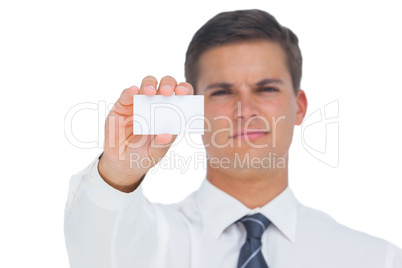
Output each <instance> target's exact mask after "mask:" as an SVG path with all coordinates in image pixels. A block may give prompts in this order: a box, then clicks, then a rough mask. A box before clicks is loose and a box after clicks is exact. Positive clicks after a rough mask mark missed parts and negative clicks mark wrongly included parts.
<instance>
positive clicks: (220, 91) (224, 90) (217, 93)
mask: <svg viewBox="0 0 402 268" xmlns="http://www.w3.org/2000/svg"><path fill="white" fill-rule="evenodd" d="M227 94H230V90H228V89H222V90H217V91H215V92H213V93H211V96H224V95H227Z"/></svg>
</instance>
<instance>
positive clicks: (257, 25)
mask: <svg viewBox="0 0 402 268" xmlns="http://www.w3.org/2000/svg"><path fill="white" fill-rule="evenodd" d="M261 39H262V40H269V41H272V42H277V43H278V44H279V45H280V46H281V47H282V49H283V50H284V52H285V55H286V66H287V67H288V70H289V73H290V76H291V78H292V85H293V90H294V92H295V93H296V94H297V92H298V90H299V88H300V81H301V76H302V55H301V51H300V48H299V40H298V38H297V36H296V35H295V34H294V33H293V32H292V31H291V30H290V29H288V28H286V27H284V26H282V25H280V24H279V22H278V21H277V20H276V19H275V17H273V16H272V15H271V14H269V13H267V12H265V11H262V10H258V9H252V10H237V11H231V12H223V13H219V14H218V15H216V16H215V17H213V18H212V19H210V20H209V21H207V23H205V24H204V25H203V26H202V27H201V28H200V29H199V30H198V31H197V32H196V33H195V35H194V36H193V39H192V40H191V42H190V44H189V46H188V49H187V53H186V63H185V76H186V81H187V82H189V83H190V84H192V85H193V86H194V90H195V92H196V90H197V88H196V86H197V79H198V62H199V59H200V57H201V55H202V53H204V52H205V51H207V50H208V49H211V48H214V47H217V46H222V45H225V44H230V43H235V42H242V41H253V40H261Z"/></svg>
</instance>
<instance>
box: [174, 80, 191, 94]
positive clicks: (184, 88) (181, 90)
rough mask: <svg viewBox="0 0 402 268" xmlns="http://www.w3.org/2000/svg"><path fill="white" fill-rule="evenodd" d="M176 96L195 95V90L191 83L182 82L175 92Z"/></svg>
mask: <svg viewBox="0 0 402 268" xmlns="http://www.w3.org/2000/svg"><path fill="white" fill-rule="evenodd" d="M174 92H175V94H176V95H194V88H193V86H192V85H191V84H190V83H187V82H181V83H180V84H178V85H177V87H176V88H175V90H174Z"/></svg>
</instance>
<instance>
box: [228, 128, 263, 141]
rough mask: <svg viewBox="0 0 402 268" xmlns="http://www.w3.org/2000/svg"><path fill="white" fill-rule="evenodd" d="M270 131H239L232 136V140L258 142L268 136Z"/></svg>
mask: <svg viewBox="0 0 402 268" xmlns="http://www.w3.org/2000/svg"><path fill="white" fill-rule="evenodd" d="M268 133H269V131H266V130H263V129H260V130H258V129H255V130H247V131H239V132H237V133H235V134H234V135H233V136H231V138H232V139H241V140H256V139H259V138H261V137H263V136H265V135H267V134H268Z"/></svg>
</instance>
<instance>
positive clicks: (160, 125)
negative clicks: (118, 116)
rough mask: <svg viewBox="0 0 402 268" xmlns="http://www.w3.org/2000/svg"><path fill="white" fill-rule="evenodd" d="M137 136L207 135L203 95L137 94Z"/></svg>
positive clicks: (135, 125)
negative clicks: (167, 95) (150, 95)
mask: <svg viewBox="0 0 402 268" xmlns="http://www.w3.org/2000/svg"><path fill="white" fill-rule="evenodd" d="M133 109H134V116H133V122H134V125H133V131H134V134H135V135H152V134H162V133H170V134H204V96H200V95H185V96H176V95H173V96H169V97H165V96H161V95H155V96H152V97H148V96H145V95H134V104H133Z"/></svg>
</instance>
